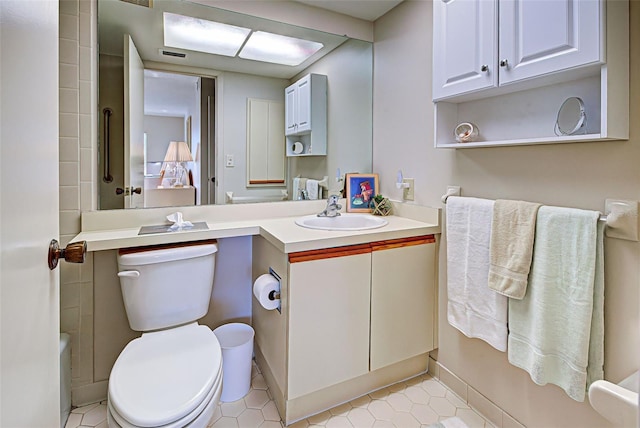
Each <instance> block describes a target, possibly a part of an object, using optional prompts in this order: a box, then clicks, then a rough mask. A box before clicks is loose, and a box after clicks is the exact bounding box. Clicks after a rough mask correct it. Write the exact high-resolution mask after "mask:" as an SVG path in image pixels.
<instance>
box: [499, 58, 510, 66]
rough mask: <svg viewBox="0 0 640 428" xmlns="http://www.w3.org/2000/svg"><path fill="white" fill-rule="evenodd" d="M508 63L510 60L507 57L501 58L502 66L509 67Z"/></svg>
mask: <svg viewBox="0 0 640 428" xmlns="http://www.w3.org/2000/svg"><path fill="white" fill-rule="evenodd" d="M508 65H509V61H507V60H506V59H501V60H500V67H507V66H508Z"/></svg>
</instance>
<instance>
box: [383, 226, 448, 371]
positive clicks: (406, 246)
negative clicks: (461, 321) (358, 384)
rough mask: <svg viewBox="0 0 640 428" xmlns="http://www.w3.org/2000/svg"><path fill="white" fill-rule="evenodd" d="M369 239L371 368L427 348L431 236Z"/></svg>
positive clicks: (432, 311)
mask: <svg viewBox="0 0 640 428" xmlns="http://www.w3.org/2000/svg"><path fill="white" fill-rule="evenodd" d="M421 238H422V239H409V240H408V242H407V241H405V242H402V240H399V241H397V242H394V241H391V242H390V243H380V245H373V246H372V249H373V252H372V256H371V264H372V267H371V272H372V273H371V370H372V371H373V370H377V369H379V368H381V367H385V366H388V365H390V364H393V363H397V362H399V361H403V360H406V359H407V358H411V357H414V356H416V355H420V354H423V353H425V352H429V351H431V350H433V343H434V342H433V336H434V323H435V304H436V303H435V281H436V278H435V261H436V257H435V254H436V245H435V239H434V238H433V237H421Z"/></svg>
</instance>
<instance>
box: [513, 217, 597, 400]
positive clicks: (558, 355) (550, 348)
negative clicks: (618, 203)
mask: <svg viewBox="0 0 640 428" xmlns="http://www.w3.org/2000/svg"><path fill="white" fill-rule="evenodd" d="M599 216H600V213H598V212H596V211H585V210H579V209H574V208H560V207H547V206H543V207H541V208H540V210H539V211H538V218H537V222H536V237H535V243H534V247H533V261H532V263H531V272H530V274H529V284H528V286H527V294H526V295H525V297H524V299H523V300H513V299H511V300H510V301H509V352H508V356H509V362H510V363H511V364H513V365H514V366H516V367H520V368H522V369H524V370H526V371H527V372H528V373H529V375H530V376H531V379H532V380H533V381H534V382H535V383H537V384H538V385H545V384H547V383H552V384H555V385H558V386H559V387H561V388H562V389H564V390H565V392H566V393H567V395H569V397H571V398H573V399H574V400H576V401H584V398H585V392H586V389H587V371H589V373H590V374H592V376H590V380H596V379H592V377H596V378H597V377H602V363H603V352H602V349H603V348H602V346H603V341H604V333H603V318H602V310H603V309H602V307H603V303H604V281H603V278H604V276H603V268H602V266H603V264H602V246H601V244H600V243H601V242H602V227H598V225H597V223H598V217H599ZM597 254H599V255H597ZM596 280H597V281H598V284H597V285H596ZM594 315H595V319H594ZM590 354H592V355H593V357H590ZM590 358H591V361H590ZM591 365H593V368H591V369H589V370H587V366H591ZM598 367H599V369H598Z"/></svg>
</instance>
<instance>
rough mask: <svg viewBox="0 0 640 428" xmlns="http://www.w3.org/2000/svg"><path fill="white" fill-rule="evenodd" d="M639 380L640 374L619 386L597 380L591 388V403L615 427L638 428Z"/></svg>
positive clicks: (625, 380)
mask: <svg viewBox="0 0 640 428" xmlns="http://www.w3.org/2000/svg"><path fill="white" fill-rule="evenodd" d="M639 380H640V372H635V373H634V374H632V375H631V376H629V377H628V378H626V379H624V380H623V381H622V382H620V383H618V384H615V383H611V382H607V381H606V380H597V381H595V382H593V383H592V384H591V386H590V387H589V402H590V403H591V406H592V407H593V408H594V409H595V410H596V411H597V412H598V413H600V414H601V415H602V416H604V417H605V418H606V419H607V420H609V421H610V422H612V423H613V425H614V426H616V427H637V426H638V389H639V388H638V386H639V385H638V384H639Z"/></svg>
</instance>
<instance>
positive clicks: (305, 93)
mask: <svg viewBox="0 0 640 428" xmlns="http://www.w3.org/2000/svg"><path fill="white" fill-rule="evenodd" d="M326 79H327V77H326V76H322V75H319V74H307V75H306V76H304V77H303V78H302V79H300V80H298V81H297V82H296V83H294V84H293V85H291V86H289V87H287V89H285V102H286V105H287V106H286V109H285V111H286V114H285V116H286V117H285V123H286V134H287V135H300V134H304V133H307V132H310V131H311V130H312V126H311V125H312V122H313V119H315V118H318V120H319V121H320V120H321V119H322V118H324V124H325V126H326V117H327V114H326V111H327V95H326V94H327V85H326V81H327V80H326ZM323 82H324V84H323ZM312 89H313V96H312ZM323 94H324V96H322V95H323ZM322 111H324V114H322ZM314 116H315V117H314ZM318 126H322V123H318Z"/></svg>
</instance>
